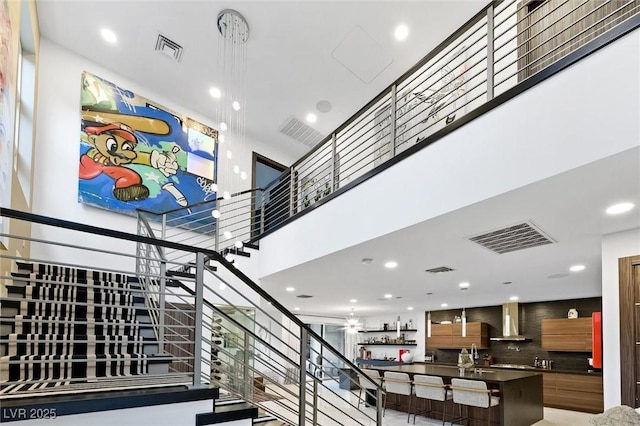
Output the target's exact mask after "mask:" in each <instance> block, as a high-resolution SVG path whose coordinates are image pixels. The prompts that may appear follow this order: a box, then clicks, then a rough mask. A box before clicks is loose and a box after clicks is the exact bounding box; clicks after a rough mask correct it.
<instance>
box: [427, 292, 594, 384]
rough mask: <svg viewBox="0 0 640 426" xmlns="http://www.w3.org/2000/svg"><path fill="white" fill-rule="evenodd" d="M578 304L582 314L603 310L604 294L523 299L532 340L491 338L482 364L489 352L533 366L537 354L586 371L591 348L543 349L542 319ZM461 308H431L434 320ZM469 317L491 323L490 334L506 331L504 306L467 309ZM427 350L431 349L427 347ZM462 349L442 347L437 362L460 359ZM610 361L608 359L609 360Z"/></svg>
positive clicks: (525, 330) (523, 322)
mask: <svg viewBox="0 0 640 426" xmlns="http://www.w3.org/2000/svg"><path fill="white" fill-rule="evenodd" d="M571 308H575V309H577V311H578V316H579V317H586V316H588V317H590V316H591V314H592V313H593V312H598V311H602V298H600V297H593V298H587V299H569V300H557V301H552V302H536V303H520V335H523V336H526V337H528V338H529V339H531V340H527V341H524V342H510V341H509V342H498V341H489V349H488V350H485V349H480V350H479V351H478V352H479V355H480V359H479V360H478V362H479V363H480V364H482V359H483V357H484V354H485V353H488V354H489V355H491V356H493V358H494V363H496V364H525V365H531V366H533V362H534V360H535V357H536V356H537V357H539V358H540V359H551V360H553V368H554V369H555V370H570V371H586V370H587V358H588V357H590V356H591V353H590V352H555V351H551V352H547V351H545V350H543V349H542V347H541V346H542V338H541V323H542V319H543V318H567V312H568V311H569V309H571ZM460 314H461V311H460V310H459V309H457V310H446V311H431V321H434V322H440V321H454V318H455V317H456V316H460ZM466 315H467V321H469V322H485V323H487V324H489V337H498V336H501V335H502V306H488V307H481V308H468V309H466ZM427 351H431V349H429V348H427ZM459 353H460V350H458V349H452V350H449V349H439V350H437V351H436V357H437V362H445V363H456V362H457V360H458V354H459ZM605 362H606V360H605Z"/></svg>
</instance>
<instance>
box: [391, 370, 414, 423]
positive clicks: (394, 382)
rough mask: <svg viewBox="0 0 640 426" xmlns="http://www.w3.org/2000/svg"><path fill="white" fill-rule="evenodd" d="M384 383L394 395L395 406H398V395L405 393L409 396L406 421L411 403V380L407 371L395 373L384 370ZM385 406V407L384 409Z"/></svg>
mask: <svg viewBox="0 0 640 426" xmlns="http://www.w3.org/2000/svg"><path fill="white" fill-rule="evenodd" d="M384 385H385V389H386V391H387V392H388V393H393V394H395V395H396V407H400V403H399V401H398V395H406V396H408V397H409V409H408V410H407V411H408V414H407V423H409V419H410V418H411V403H412V401H413V395H414V392H413V382H412V381H411V379H410V378H409V375H408V374H407V373H396V372H393V371H385V372H384ZM386 409H387V407H385V411H386Z"/></svg>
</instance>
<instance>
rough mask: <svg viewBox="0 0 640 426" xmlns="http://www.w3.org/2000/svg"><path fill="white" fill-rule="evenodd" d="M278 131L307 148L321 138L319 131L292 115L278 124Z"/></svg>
mask: <svg viewBox="0 0 640 426" xmlns="http://www.w3.org/2000/svg"><path fill="white" fill-rule="evenodd" d="M280 133H283V134H285V135H287V136H289V137H290V138H292V139H295V140H297V141H298V142H300V143H302V144H304V145H306V146H308V147H309V148H313V147H314V146H316V145H317V144H318V142H320V141H321V140H322V138H323V136H322V134H321V133H320V132H318V131H317V130H315V129H313V128H312V127H309V126H307V125H306V124H304V123H303V122H302V121H300V120H298V119H297V118H295V117H294V116H293V115H292V116H291V117H289V118H288V119H287V120H286V121H285V122H284V124H283V125H282V126H280Z"/></svg>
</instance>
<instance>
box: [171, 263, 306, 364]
mask: <svg viewBox="0 0 640 426" xmlns="http://www.w3.org/2000/svg"><path fill="white" fill-rule="evenodd" d="M209 272H211V271H209ZM183 288H184V289H185V290H187V291H193V290H191V289H188V288H187V287H186V286H185V287H183ZM230 288H233V287H230ZM209 291H212V290H211V289H210V288H209ZM212 292H213V293H214V294H215V295H216V296H218V297H220V299H221V300H223V301H224V302H226V303H227V304H228V305H232V304H231V303H229V301H228V300H226V299H225V298H224V297H221V296H220V295H219V294H217V293H216V292H215V291H212ZM194 293H195V292H194ZM203 302H204V304H205V305H206V306H207V307H208V308H210V309H212V310H214V311H216V312H218V315H221V316H223V317H224V318H225V319H226V320H227V321H229V322H231V323H232V324H233V325H235V326H236V327H237V328H239V329H241V330H242V331H244V332H245V333H247V334H249V335H250V336H251V337H252V338H254V339H257V340H258V341H259V342H260V343H262V344H263V345H265V346H267V347H269V348H270V349H271V350H272V351H274V352H276V353H277V354H278V356H280V357H282V358H283V359H289V358H288V357H287V356H286V355H284V354H283V353H282V352H280V350H279V349H277V348H275V347H273V345H271V344H270V343H268V342H267V341H266V340H264V339H263V338H261V337H260V336H259V335H257V334H256V333H255V332H254V331H252V330H250V329H248V328H247V327H245V326H244V325H243V324H241V323H239V322H238V321H237V320H236V319H235V318H232V317H230V316H229V315H227V314H226V313H225V312H223V311H222V310H220V308H218V307H217V306H216V305H214V304H212V303H211V302H209V301H208V300H207V299H204V300H203ZM276 323H278V322H277V321H276ZM262 328H263V329H264V330H267V329H266V328H264V327H262ZM270 334H271V335H272V337H275V338H276V339H277V340H278V341H279V342H280V343H282V344H284V346H286V347H288V348H289V349H291V350H292V352H293V353H294V354H295V353H296V350H295V348H293V347H291V346H290V345H288V344H287V343H286V342H284V341H283V340H282V339H281V338H280V337H278V336H276V335H275V334H272V333H270Z"/></svg>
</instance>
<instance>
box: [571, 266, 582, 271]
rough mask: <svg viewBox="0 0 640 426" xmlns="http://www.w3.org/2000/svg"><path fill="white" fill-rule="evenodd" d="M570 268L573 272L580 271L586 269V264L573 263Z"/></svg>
mask: <svg viewBox="0 0 640 426" xmlns="http://www.w3.org/2000/svg"><path fill="white" fill-rule="evenodd" d="M569 270H570V271H571V272H580V271H584V265H573V266H572V267H571V268H569Z"/></svg>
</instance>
